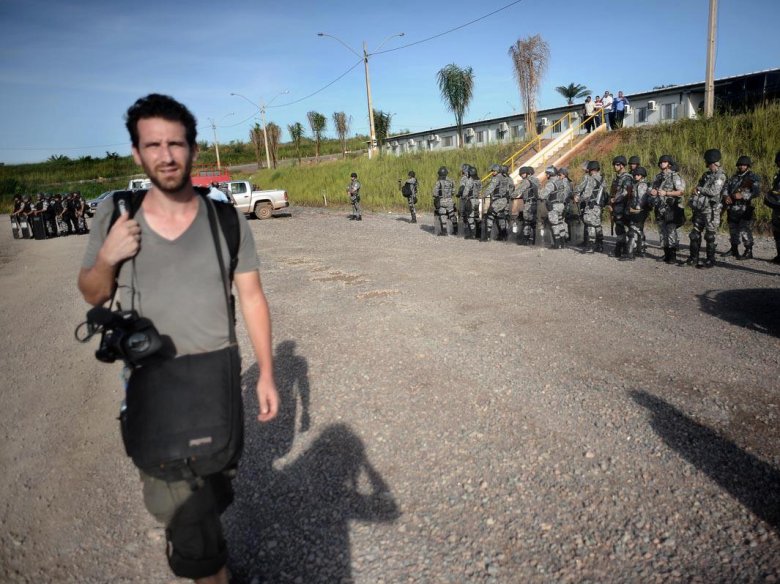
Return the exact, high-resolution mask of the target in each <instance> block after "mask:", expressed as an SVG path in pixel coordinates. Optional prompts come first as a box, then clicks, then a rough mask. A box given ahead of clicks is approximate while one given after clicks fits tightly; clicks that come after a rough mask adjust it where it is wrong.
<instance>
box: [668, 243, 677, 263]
mask: <svg viewBox="0 0 780 584" xmlns="http://www.w3.org/2000/svg"><path fill="white" fill-rule="evenodd" d="M676 263H677V248H676V247H670V248H669V264H676Z"/></svg>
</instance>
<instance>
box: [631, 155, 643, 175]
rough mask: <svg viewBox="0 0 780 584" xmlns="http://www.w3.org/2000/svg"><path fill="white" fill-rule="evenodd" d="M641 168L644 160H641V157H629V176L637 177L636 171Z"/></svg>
mask: <svg viewBox="0 0 780 584" xmlns="http://www.w3.org/2000/svg"><path fill="white" fill-rule="evenodd" d="M640 166H642V160H641V159H640V158H639V156H636V155H634V156H631V157H629V159H628V174H629V176H631V177H633V176H635V175H634V171H635V170H636V169H637V168H639V167H640Z"/></svg>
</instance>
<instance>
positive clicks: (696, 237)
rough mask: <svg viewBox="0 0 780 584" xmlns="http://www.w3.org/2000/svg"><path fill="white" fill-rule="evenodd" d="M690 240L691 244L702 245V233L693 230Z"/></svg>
mask: <svg viewBox="0 0 780 584" xmlns="http://www.w3.org/2000/svg"><path fill="white" fill-rule="evenodd" d="M690 239H691V243H701V233H700V232H699V231H698V230H696V229H692V230H691V235H690Z"/></svg>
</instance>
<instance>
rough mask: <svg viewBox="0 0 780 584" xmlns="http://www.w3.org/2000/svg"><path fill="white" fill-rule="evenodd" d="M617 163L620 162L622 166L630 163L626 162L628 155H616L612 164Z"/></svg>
mask: <svg viewBox="0 0 780 584" xmlns="http://www.w3.org/2000/svg"><path fill="white" fill-rule="evenodd" d="M616 164H619V165H621V166H625V165H626V164H628V163H627V162H626V157H625V156H615V158H613V159H612V166H614V165H616Z"/></svg>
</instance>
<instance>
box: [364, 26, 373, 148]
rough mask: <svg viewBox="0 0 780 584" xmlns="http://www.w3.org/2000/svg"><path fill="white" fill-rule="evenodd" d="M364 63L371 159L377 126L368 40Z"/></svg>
mask: <svg viewBox="0 0 780 584" xmlns="http://www.w3.org/2000/svg"><path fill="white" fill-rule="evenodd" d="M363 65H364V66H365V68H366V99H367V100H368V125H369V127H370V131H371V135H370V136H369V140H370V141H371V142H370V143H369V145H368V159H369V160H371V154H372V153H373V151H374V149H375V148H376V129H375V128H376V126H374V106H373V105H372V103H371V81H370V79H369V77H368V48H367V47H366V41H363Z"/></svg>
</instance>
